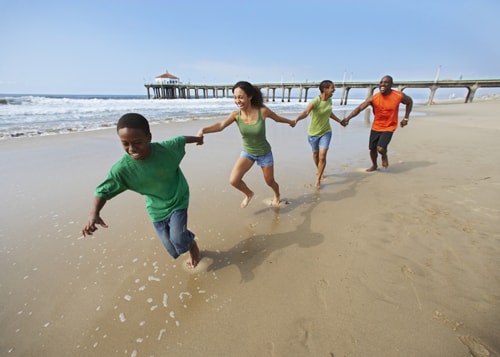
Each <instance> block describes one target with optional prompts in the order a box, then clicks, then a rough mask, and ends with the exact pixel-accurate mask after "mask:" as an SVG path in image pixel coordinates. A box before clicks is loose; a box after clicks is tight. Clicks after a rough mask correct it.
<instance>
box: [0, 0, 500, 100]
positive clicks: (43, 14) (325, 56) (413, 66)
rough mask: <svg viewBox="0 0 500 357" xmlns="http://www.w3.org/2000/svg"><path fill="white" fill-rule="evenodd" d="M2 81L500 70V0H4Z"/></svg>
mask: <svg viewBox="0 0 500 357" xmlns="http://www.w3.org/2000/svg"><path fill="white" fill-rule="evenodd" d="M0 9H1V12H0V33H1V34H2V40H1V42H0V93H18V94H21V93H31V94H145V88H144V83H151V82H153V80H154V77H155V76H157V75H160V74H162V73H164V72H166V71H168V72H170V73H172V74H174V75H176V76H178V77H180V80H181V81H183V82H191V83H197V84H231V83H235V82H236V81H238V80H248V81H250V82H253V83H262V82H281V81H285V82H292V81H293V82H298V81H320V80H322V79H331V80H333V81H342V80H343V78H344V76H345V78H346V80H350V79H352V80H355V81H364V80H367V81H378V80H379V79H380V77H382V76H383V75H385V74H391V75H392V76H393V77H394V79H395V80H398V79H399V80H425V79H434V78H435V76H436V74H437V71H438V68H439V67H441V70H440V78H441V79H458V78H459V77H460V76H463V78H464V79H476V78H500V40H499V38H500V20H499V18H498V14H500V1H498V0H475V1H464V0H455V1H448V0H442V1H439V0H420V1H412V0H409V1H393V0H385V1H361V0H342V1H337V0H329V1H323V0H315V1H306V0H301V1H297V0H279V1H278V0H262V1H261V0H254V1H234V0H233V1H216V0H213V1H207V0H192V1H189V0H184V1H177V0H98V1H96V0H85V1H79V0H74V1H70V0H66V1H62V0H31V1H27V0H16V1H14V0H0Z"/></svg>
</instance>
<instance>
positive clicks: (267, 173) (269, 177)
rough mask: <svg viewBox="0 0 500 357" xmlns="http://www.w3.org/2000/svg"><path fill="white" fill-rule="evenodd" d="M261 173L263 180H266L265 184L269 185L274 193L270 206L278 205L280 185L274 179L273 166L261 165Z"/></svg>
mask: <svg viewBox="0 0 500 357" xmlns="http://www.w3.org/2000/svg"><path fill="white" fill-rule="evenodd" d="M262 173H263V174H264V180H265V181H266V184H267V185H268V186H269V187H271V189H272V190H273V193H274V199H273V201H272V202H271V206H273V207H278V206H279V204H280V186H279V185H278V183H277V182H276V181H275V180H274V166H266V167H263V168H262Z"/></svg>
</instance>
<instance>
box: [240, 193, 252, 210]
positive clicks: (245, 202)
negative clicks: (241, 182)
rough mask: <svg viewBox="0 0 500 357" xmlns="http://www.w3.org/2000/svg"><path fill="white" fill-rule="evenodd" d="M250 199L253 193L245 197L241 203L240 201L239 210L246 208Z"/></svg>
mask: <svg viewBox="0 0 500 357" xmlns="http://www.w3.org/2000/svg"><path fill="white" fill-rule="evenodd" d="M252 197H253V192H252V193H250V194H249V195H248V196H245V198H244V199H243V201H241V208H245V207H246V206H248V204H249V203H250V200H251V199H252Z"/></svg>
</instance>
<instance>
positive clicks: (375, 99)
mask: <svg viewBox="0 0 500 357" xmlns="http://www.w3.org/2000/svg"><path fill="white" fill-rule="evenodd" d="M392 84H393V80H392V77H391V76H384V77H382V79H381V80H380V83H379V84H378V89H379V92H378V93H375V94H374V95H371V96H370V97H368V98H367V99H366V100H365V101H364V102H363V103H361V104H360V105H359V106H358V107H356V108H355V109H354V110H353V111H352V112H351V114H349V115H348V116H347V117H346V118H345V119H344V120H342V125H344V126H345V125H347V124H349V120H351V119H352V118H353V117H355V116H356V115H358V114H359V113H361V111H363V110H365V109H366V108H367V107H368V106H369V105H371V106H372V109H373V115H374V118H373V123H372V128H371V132H370V143H369V149H370V158H371V160H372V166H371V167H370V168H368V169H366V171H375V170H377V167H378V166H377V157H378V154H380V155H381V156H382V166H383V167H385V168H387V167H388V166H389V159H388V158H387V146H388V145H389V143H390V142H391V139H392V134H393V133H394V131H396V128H397V127H398V112H399V104H400V103H403V104H405V105H406V111H405V116H404V118H403V120H401V122H400V125H401V127H402V128H403V127H405V126H406V125H408V119H409V117H410V112H411V110H412V108H413V100H412V99H411V97H409V96H407V95H406V94H404V93H403V92H400V91H397V90H393V89H392Z"/></svg>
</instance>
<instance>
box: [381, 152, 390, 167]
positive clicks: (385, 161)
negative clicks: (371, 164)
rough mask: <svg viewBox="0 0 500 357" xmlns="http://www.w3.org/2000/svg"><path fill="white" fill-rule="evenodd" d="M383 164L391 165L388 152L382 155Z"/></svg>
mask: <svg viewBox="0 0 500 357" xmlns="http://www.w3.org/2000/svg"><path fill="white" fill-rule="evenodd" d="M382 166H383V167H385V168H387V167H389V159H388V158H387V154H383V155H382Z"/></svg>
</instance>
